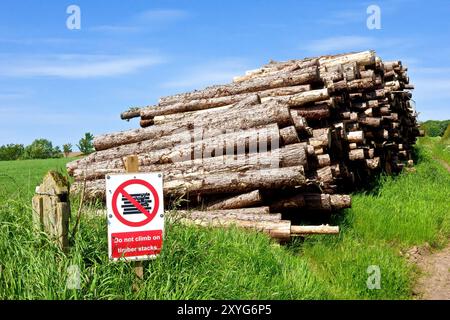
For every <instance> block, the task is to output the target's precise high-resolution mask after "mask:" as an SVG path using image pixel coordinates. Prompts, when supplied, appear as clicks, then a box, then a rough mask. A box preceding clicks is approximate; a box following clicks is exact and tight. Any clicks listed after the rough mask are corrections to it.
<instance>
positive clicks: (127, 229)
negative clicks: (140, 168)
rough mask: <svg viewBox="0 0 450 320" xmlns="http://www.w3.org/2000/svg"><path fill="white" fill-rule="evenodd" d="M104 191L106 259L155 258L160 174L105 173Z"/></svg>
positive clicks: (160, 229)
mask: <svg viewBox="0 0 450 320" xmlns="http://www.w3.org/2000/svg"><path fill="white" fill-rule="evenodd" d="M106 194H107V196H106V201H107V207H108V247H109V257H110V259H113V260H119V259H125V260H133V261H136V260H148V259H153V258H155V257H156V255H158V254H159V253H160V252H161V248H162V243H163V234H164V205H163V180H162V174H161V173H145V174H144V173H143V174H138V173H131V174H121V175H109V176H107V177H106Z"/></svg>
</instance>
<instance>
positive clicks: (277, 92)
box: [140, 85, 311, 123]
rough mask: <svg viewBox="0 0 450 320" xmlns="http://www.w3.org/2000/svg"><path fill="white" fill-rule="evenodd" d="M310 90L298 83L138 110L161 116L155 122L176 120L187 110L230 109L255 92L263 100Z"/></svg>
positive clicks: (147, 116) (151, 116)
mask: <svg viewBox="0 0 450 320" xmlns="http://www.w3.org/2000/svg"><path fill="white" fill-rule="evenodd" d="M310 90H311V86H310V85H299V86H292V87H284V88H276V89H269V90H263V91H256V92H251V93H242V94H237V95H230V96H225V97H218V98H210V99H201V100H191V101H186V102H177V103H174V104H168V105H163V106H151V107H146V108H143V109H141V111H140V116H141V118H142V119H152V118H153V117H157V116H161V118H159V119H155V120H157V122H160V123H164V122H169V121H177V120H178V119H180V118H181V117H183V116H185V114H186V113H187V112H192V113H195V111H203V110H209V111H210V112H215V110H217V111H219V110H220V111H221V112H222V111H226V110H228V109H230V106H231V105H233V104H236V103H239V102H242V101H245V100H246V99H248V98H251V97H252V96H255V94H258V96H259V97H260V98H261V99H263V101H267V100H269V99H268V98H274V97H279V96H287V95H294V94H298V93H301V92H305V91H310ZM219 108H220V109H219ZM162 116H166V117H162Z"/></svg>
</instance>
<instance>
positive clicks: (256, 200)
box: [206, 190, 262, 211]
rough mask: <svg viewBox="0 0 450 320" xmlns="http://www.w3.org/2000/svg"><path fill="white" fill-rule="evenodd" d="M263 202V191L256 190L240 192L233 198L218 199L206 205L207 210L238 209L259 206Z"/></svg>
mask: <svg viewBox="0 0 450 320" xmlns="http://www.w3.org/2000/svg"><path fill="white" fill-rule="evenodd" d="M261 202H262V197H261V193H260V192H259V190H254V191H251V192H248V193H244V194H240V195H238V196H234V197H231V198H227V199H224V200H221V201H217V202H215V203H214V204H211V205H209V206H207V207H206V210H208V211H211V210H224V209H238V208H247V207H252V206H258V205H260V204H261Z"/></svg>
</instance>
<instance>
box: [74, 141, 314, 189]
mask: <svg viewBox="0 0 450 320" xmlns="http://www.w3.org/2000/svg"><path fill="white" fill-rule="evenodd" d="M307 157H308V153H307V146H306V145H305V144H303V143H297V144H291V145H287V146H285V147H282V148H280V149H275V150H268V151H267V152H260V153H250V154H242V155H238V156H236V155H234V154H232V155H223V156H216V157H212V158H202V157H200V158H196V159H194V160H189V161H182V162H175V163H166V164H153V165H147V166H140V171H141V172H155V171H156V172H165V174H164V179H165V180H170V179H174V178H178V179H181V178H182V177H183V176H192V175H195V174H203V173H217V172H221V171H236V172H238V171H245V170H257V169H268V168H278V167H292V166H304V167H305V168H307V167H308V162H307ZM116 165H118V166H119V167H117V168H110V167H111V166H112V165H111V163H109V164H106V163H105V164H101V165H95V166H94V164H91V165H89V166H88V167H86V168H85V169H82V168H80V169H75V170H74V176H75V177H76V178H78V179H79V180H83V179H86V180H95V179H101V178H104V177H105V175H106V174H119V173H124V172H125V170H124V168H123V165H121V164H120V162H119V163H118V164H117V163H116ZM108 166H109V167H108Z"/></svg>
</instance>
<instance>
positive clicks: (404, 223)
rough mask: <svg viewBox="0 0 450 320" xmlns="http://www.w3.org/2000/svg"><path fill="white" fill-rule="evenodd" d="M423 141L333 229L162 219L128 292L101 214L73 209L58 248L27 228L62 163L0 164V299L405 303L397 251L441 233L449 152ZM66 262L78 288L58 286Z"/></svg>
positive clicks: (406, 274) (449, 220)
mask: <svg viewBox="0 0 450 320" xmlns="http://www.w3.org/2000/svg"><path fill="white" fill-rule="evenodd" d="M427 139H428V138H425V139H422V141H421V143H420V144H419V146H418V154H419V159H420V162H419V164H418V165H417V166H416V169H417V172H416V173H406V172H405V173H403V174H401V175H400V176H398V177H395V178H390V177H386V178H382V179H380V183H379V186H378V188H377V190H376V191H372V192H370V193H360V194H356V195H354V197H353V208H352V209H349V210H345V211H344V212H341V213H339V214H336V215H335V216H333V220H334V222H335V223H339V224H340V225H341V227H342V231H341V234H340V235H339V236H337V237H333V236H331V237H330V236H315V237H311V238H308V239H306V240H304V241H302V240H301V239H297V240H294V241H292V242H291V243H289V244H288V245H283V246H280V245H278V244H276V243H275V242H273V241H271V240H270V239H268V238H267V237H266V236H265V235H263V234H258V233H254V232H246V231H241V230H237V229H233V228H231V229H226V230H223V229H200V228H197V227H182V226H179V225H168V226H167V229H166V239H165V246H164V250H163V253H162V255H161V257H160V258H159V259H157V260H155V261H153V262H148V263H146V264H145V280H144V281H143V282H142V287H141V289H140V290H139V291H138V292H134V291H133V290H132V284H133V281H134V274H133V270H132V266H131V265H130V264H127V263H111V262H109V261H108V257H107V242H106V222H105V219H104V218H103V217H99V216H94V215H87V214H86V215H84V216H83V218H82V221H81V226H80V231H79V232H78V233H77V235H76V239H71V241H72V242H73V243H74V246H73V248H72V250H71V251H70V253H69V254H67V255H65V254H63V253H62V252H60V251H59V250H58V249H57V248H56V247H55V246H54V245H53V244H52V243H51V241H49V240H48V239H47V238H46V236H45V235H44V234H36V233H34V232H33V231H32V223H31V197H32V194H33V191H34V187H35V186H36V185H37V184H39V182H40V180H41V179H42V176H43V175H44V173H45V172H46V171H47V170H48V169H58V170H63V167H64V163H65V162H66V161H67V160H65V159H58V160H43V161H21V162H0V268H1V273H0V298H1V299H410V298H411V297H412V290H411V288H412V284H413V282H414V279H415V277H416V276H417V271H416V270H415V268H414V267H413V266H411V265H409V264H408V263H407V262H406V259H405V258H404V257H402V255H401V254H400V252H401V251H402V250H405V249H407V248H409V247H411V246H413V245H421V244H424V243H425V242H427V243H429V244H430V245H431V246H433V247H438V248H439V247H442V246H444V245H445V244H446V242H447V241H448V238H449V236H450V207H449V202H448V196H449V194H450V174H449V173H448V172H447V171H446V170H445V169H444V168H443V167H442V165H441V164H440V163H439V162H438V161H437V160H435V159H434V158H440V159H447V160H448V159H449V154H448V153H446V152H447V150H448V148H447V149H445V148H443V149H442V152H443V153H439V152H437V149H435V148H436V146H435V145H436V144H438V142H437V140H436V141H434V140H429V139H428V140H427ZM77 207H78V203H77V200H76V199H73V212H76V210H77ZM87 210H88V211H92V208H88V209H87ZM73 224H74V223H73V221H72V222H71V227H73ZM71 266H72V267H71ZM73 266H76V268H79V270H80V275H81V286H80V289H71V288H70V287H69V288H68V286H67V280H68V271H67V270H69V269H71V268H73ZM369 266H378V267H379V269H380V272H381V288H380V289H373V290H371V289H368V287H367V279H368V276H369V274H368V272H367V269H368V267H369Z"/></svg>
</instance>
